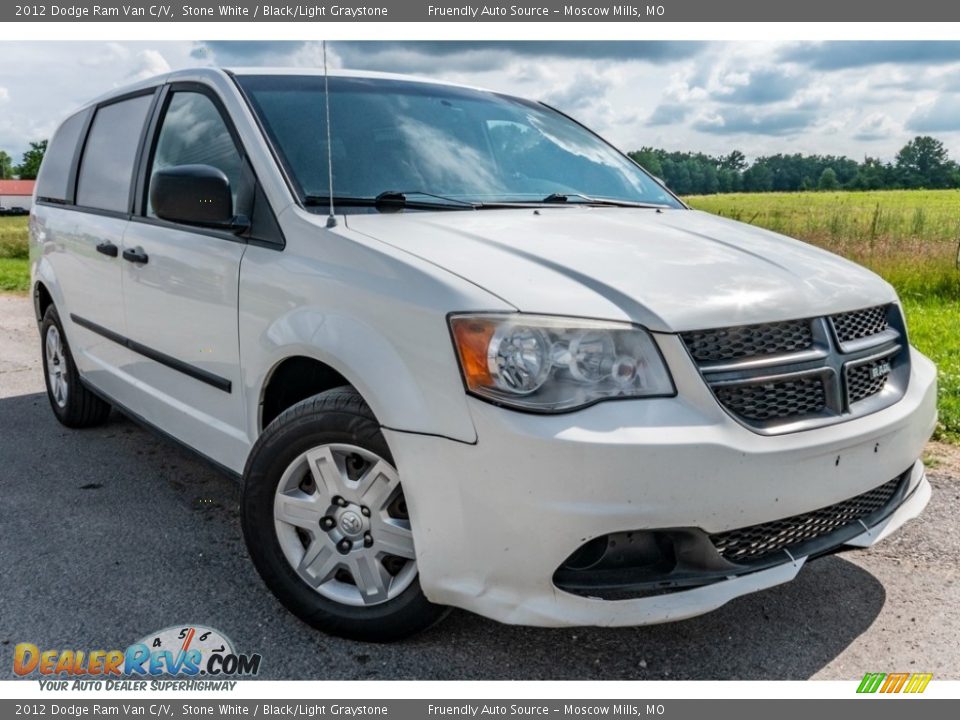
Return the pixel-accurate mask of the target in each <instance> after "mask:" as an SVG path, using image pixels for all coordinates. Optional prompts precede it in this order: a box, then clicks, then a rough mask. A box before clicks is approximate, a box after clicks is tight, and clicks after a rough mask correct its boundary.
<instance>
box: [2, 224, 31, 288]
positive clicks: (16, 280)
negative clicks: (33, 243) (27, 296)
mask: <svg viewBox="0 0 960 720" xmlns="http://www.w3.org/2000/svg"><path fill="white" fill-rule="evenodd" d="M29 285H30V268H29V264H28V261H27V218H25V217H0V292H26V291H27V289H28V287H29Z"/></svg>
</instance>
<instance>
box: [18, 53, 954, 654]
mask: <svg viewBox="0 0 960 720" xmlns="http://www.w3.org/2000/svg"><path fill="white" fill-rule="evenodd" d="M328 118H329V120H328ZM328 138H329V141H328ZM331 183H332V184H331ZM331 188H332V189H331ZM36 192H37V198H36V206H35V208H34V210H33V212H32V217H31V226H30V229H31V237H32V244H31V259H32V283H33V285H32V287H33V296H34V298H35V301H36V311H37V318H38V320H39V321H40V330H41V335H42V338H41V344H42V348H43V359H44V367H45V371H46V372H45V375H46V381H47V390H48V393H49V396H50V404H51V406H52V408H53V412H54V413H55V414H56V416H57V418H59V419H60V421H61V422H63V423H64V424H65V425H67V426H70V427H84V426H89V425H93V424H96V423H98V422H101V421H103V420H104V419H105V418H106V416H107V413H108V412H109V409H110V407H111V406H115V407H117V408H120V409H121V410H122V411H123V412H125V413H127V414H129V415H131V416H133V417H135V418H138V419H140V420H141V421H144V422H146V423H148V424H149V425H151V426H153V427H155V428H157V429H158V430H160V431H162V432H163V433H165V434H166V435H168V436H170V437H172V438H175V439H176V440H178V441H180V442H181V443H184V444H185V445H188V446H189V447H191V448H193V449H194V450H196V451H197V452H199V453H201V454H202V455H204V456H206V457H207V458H208V459H210V460H212V461H213V462H215V463H217V464H218V465H220V466H222V467H223V468H225V469H226V470H227V471H229V472H231V473H233V474H235V475H237V476H242V479H243V500H242V518H243V530H244V534H245V537H246V541H247V545H248V548H249V552H250V555H251V556H252V558H253V561H254V563H255V564H256V566H257V569H258V570H259V572H260V574H261V576H262V577H263V579H264V581H265V582H266V584H267V585H268V586H269V587H270V589H271V590H272V591H273V592H274V593H275V594H276V595H277V597H278V598H279V599H280V600H281V602H283V604H284V605H286V606H287V607H288V608H289V609H290V610H291V611H292V612H294V613H296V614H297V615H298V616H299V617H301V618H302V619H304V620H305V621H306V622H308V623H310V624H312V625H314V626H316V627H318V628H321V629H323V630H326V631H328V632H331V633H337V634H341V635H345V636H350V637H356V638H365V639H379V640H386V639H393V638H399V637H402V636H405V635H409V634H410V633H413V632H415V631H417V630H420V629H422V628H424V627H426V626H428V625H429V624H431V623H432V622H434V621H436V620H437V619H438V618H440V617H441V616H442V615H443V612H444V608H445V607H446V606H457V607H461V608H466V609H468V610H472V611H474V612H477V613H480V614H482V615H485V616H487V617H490V618H494V619H496V620H499V621H502V622H507V623H522V624H530V625H546V626H558V625H638V624H644V623H656V622H662V621H666V620H677V619H681V618H686V617H690V616H692V615H696V614H698V613H703V612H706V611H708V610H711V609H713V608H717V607H719V606H720V605H722V604H724V603H726V602H727V601H729V600H730V599H731V598H734V597H736V596H739V595H743V594H745V593H749V592H753V591H756V590H761V589H763V588H768V587H770V586H772V585H776V584H778V583H783V582H785V581H788V580H790V579H791V578H793V577H794V576H795V575H796V574H797V573H798V572H799V571H800V569H801V567H802V566H803V564H804V562H805V561H806V560H808V559H810V558H812V557H816V556H819V555H822V554H825V553H829V552H832V551H835V550H837V549H840V548H842V547H849V546H853V547H863V546H867V545H872V544H873V543H875V542H877V541H878V540H880V539H881V538H883V537H884V536H886V535H888V534H889V533H891V532H893V531H894V530H896V529H897V528H898V527H899V526H900V525H902V524H903V523H904V522H905V521H906V520H908V519H909V518H912V517H915V516H916V515H917V514H918V513H919V512H920V511H921V510H922V509H923V507H924V505H925V504H926V502H927V500H928V498H929V496H930V486H929V484H928V482H927V480H926V477H925V474H924V468H923V465H922V463H921V462H920V460H918V457H919V456H920V454H921V451H922V449H923V446H924V443H925V442H926V440H927V439H928V437H929V435H930V433H931V431H932V429H933V426H934V422H935V418H936V403H935V400H936V380H935V368H934V366H933V365H932V364H931V363H930V361H929V360H927V359H926V358H925V357H923V356H922V355H920V354H919V353H918V352H917V351H916V350H914V349H912V348H911V347H910V345H909V344H908V341H907V329H906V327H905V325H904V318H903V313H902V311H901V308H900V304H899V302H898V299H897V296H896V294H895V292H894V291H893V289H892V288H891V287H890V285H888V284H887V283H886V282H884V281H883V280H881V279H880V278H878V277H877V276H875V275H874V274H872V273H870V272H868V271H866V270H864V269H863V268H861V267H858V266H857V265H855V264H853V263H850V262H847V261H845V260H843V259H841V258H839V257H836V256H834V255H832V254H830V253H827V252H824V251H822V250H819V249H816V248H813V247H810V246H808V245H806V244H804V243H802V242H798V241H796V240H792V239H790V238H786V237H783V236H781V235H776V234H774V233H770V232H766V231H764V230H760V229H757V228H754V227H750V226H748V225H743V224H740V223H737V222H732V221H729V220H724V219H721V218H717V217H714V216H711V215H707V214H704V213H701V212H696V211H693V210H690V209H689V208H687V207H686V206H684V204H683V203H682V202H681V201H680V200H678V199H677V198H676V197H674V196H673V195H672V194H671V193H670V192H669V191H667V190H666V189H665V188H664V187H663V186H662V185H661V184H660V183H659V182H657V181H656V180H655V179H653V178H652V177H651V176H649V175H648V174H647V173H645V172H644V171H643V170H642V169H641V168H640V167H638V166H637V165H636V164H634V163H633V162H631V161H630V160H629V159H628V158H627V157H625V156H624V155H622V154H621V153H619V152H618V151H617V150H615V149H614V148H613V147H611V146H610V145H608V144H607V143H606V142H604V141H603V140H602V139H601V138H599V137H597V136H596V135H594V134H593V133H591V132H590V131H589V130H587V129H586V128H584V127H582V126H581V125H579V124H577V123H576V122H574V121H573V120H571V119H570V118H568V117H566V116H564V115H563V114H561V113H559V112H557V111H555V110H553V109H551V108H549V107H547V106H545V105H542V104H540V103H536V102H530V101H527V100H522V99H519V98H515V97H510V96H506V95H501V94H497V93H493V92H486V91H481V90H476V89H473V88H466V87H460V86H454V85H447V84H441V83H437V82H428V81H423V80H417V79H414V78H404V77H398V76H388V75H376V74H354V73H347V72H341V73H336V74H334V75H331V76H329V77H325V76H324V75H323V74H321V73H316V74H311V73H310V71H299V70H298V71H295V72H294V71H268V70H255V71H236V72H227V71H222V70H214V69H203V70H189V71H180V72H175V73H172V74H169V75H165V76H163V77H158V78H155V79H153V80H148V81H145V82H141V83H139V84H137V85H134V86H131V87H128V88H126V89H124V90H122V91H118V92H116V93H113V94H111V95H110V96H108V97H106V98H102V99H100V100H97V101H95V102H93V103H91V104H90V105H88V106H87V107H85V108H83V109H81V110H80V111H79V112H77V113H76V114H74V115H72V116H70V117H69V118H68V119H67V120H66V121H65V122H64V123H63V125H62V126H61V127H60V129H59V131H58V132H57V133H56V136H55V137H54V139H53V141H52V143H51V146H50V150H49V152H48V153H47V157H46V159H45V161H44V163H43V167H42V170H41V173H40V177H39V180H38V187H37V191H36ZM331 201H332V202H331ZM144 490H145V491H147V492H149V489H148V488H144Z"/></svg>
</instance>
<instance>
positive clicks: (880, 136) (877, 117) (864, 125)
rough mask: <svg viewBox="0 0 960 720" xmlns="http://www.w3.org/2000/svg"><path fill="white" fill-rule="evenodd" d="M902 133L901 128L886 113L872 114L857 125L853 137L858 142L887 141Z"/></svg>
mask: <svg viewBox="0 0 960 720" xmlns="http://www.w3.org/2000/svg"><path fill="white" fill-rule="evenodd" d="M899 132H900V127H899V126H898V125H897V124H896V123H895V122H894V121H893V120H892V119H891V118H890V116H889V115H887V114H886V113H885V112H875V113H870V114H869V115H867V117H865V118H864V119H863V121H862V122H861V123H860V124H859V125H857V128H856V130H855V132H854V134H853V137H854V138H856V139H857V140H864V141H867V142H869V141H872V140H885V139H887V138H889V137H893V136H894V135H896V134H897V133H899Z"/></svg>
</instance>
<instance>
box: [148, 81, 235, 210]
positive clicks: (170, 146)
mask: <svg viewBox="0 0 960 720" xmlns="http://www.w3.org/2000/svg"><path fill="white" fill-rule="evenodd" d="M176 165H211V166H213V167H215V168H217V169H218V170H221V171H223V173H224V174H225V175H226V176H227V178H228V179H229V180H230V188H231V190H232V191H233V203H234V207H236V204H237V192H238V191H239V188H240V183H241V178H242V177H243V159H242V157H241V155H240V152H239V150H237V146H236V143H234V141H233V137H232V136H231V135H230V131H229V130H228V129H227V125H226V123H225V122H224V120H223V117H221V115H220V112H219V111H218V110H217V107H216V105H214V103H213V101H212V100H211V99H210V98H209V97H207V96H206V95H204V94H203V93H198V92H176V93H174V94H173V96H172V97H171V98H170V103H169V105H167V111H166V113H165V115H164V118H163V124H162V125H161V127H160V135H159V137H158V138H157V146H156V150H155V151H154V153H153V163H152V165H151V167H150V177H151V178H153V175H154V174H155V173H156V172H157V171H158V170H163V169H164V168H168V167H174V166H176ZM147 197H148V207H147V214H148V215H151V216H154V217H155V213H154V212H153V208H152V207H150V206H149V193H148V195H147Z"/></svg>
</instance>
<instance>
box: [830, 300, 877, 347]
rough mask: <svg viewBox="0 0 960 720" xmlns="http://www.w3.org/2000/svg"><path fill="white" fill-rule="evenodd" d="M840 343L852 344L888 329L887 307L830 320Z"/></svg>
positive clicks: (858, 311)
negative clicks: (851, 342)
mask: <svg viewBox="0 0 960 720" xmlns="http://www.w3.org/2000/svg"><path fill="white" fill-rule="evenodd" d="M830 321H831V322H832V323H833V329H834V330H835V331H836V333H837V339H838V340H840V342H850V341H851V340H859V339H860V338H865V337H870V336H871V335H876V334H878V333H881V332H883V331H884V330H886V329H887V327H888V325H887V306H886V305H877V306H876V307H872V308H867V309H866V310H855V311H854V312H848V313H841V314H839V315H834V316H832V317H831V318H830Z"/></svg>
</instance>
